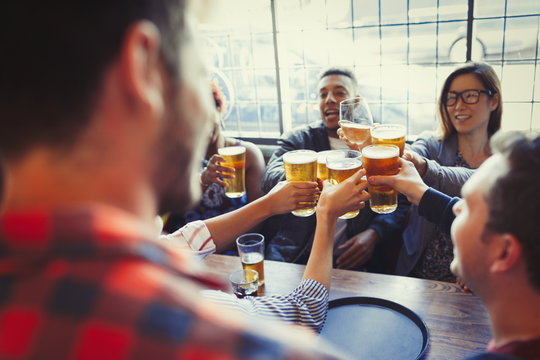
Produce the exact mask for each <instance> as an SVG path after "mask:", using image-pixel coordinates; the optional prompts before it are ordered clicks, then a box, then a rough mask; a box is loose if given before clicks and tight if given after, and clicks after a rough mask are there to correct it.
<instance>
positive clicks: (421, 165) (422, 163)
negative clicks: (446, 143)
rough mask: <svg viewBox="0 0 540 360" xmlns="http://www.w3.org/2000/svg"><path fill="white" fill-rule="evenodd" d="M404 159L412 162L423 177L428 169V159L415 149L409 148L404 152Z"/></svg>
mask: <svg viewBox="0 0 540 360" xmlns="http://www.w3.org/2000/svg"><path fill="white" fill-rule="evenodd" d="M403 159H405V160H407V161H410V162H412V163H413V164H414V167H415V168H416V171H418V173H419V174H420V176H421V177H424V175H425V174H426V170H427V161H426V159H425V158H424V157H423V156H421V155H420V154H418V153H417V152H415V151H412V150H408V149H407V150H405V153H404V154H403Z"/></svg>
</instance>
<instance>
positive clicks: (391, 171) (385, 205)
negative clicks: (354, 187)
mask: <svg viewBox="0 0 540 360" xmlns="http://www.w3.org/2000/svg"><path fill="white" fill-rule="evenodd" d="M362 157H363V159H364V168H365V169H366V176H368V177H369V176H373V175H395V174H397V173H398V172H399V163H398V157H399V148H398V147H397V146H396V145H390V144H379V145H370V146H366V147H365V148H363V149H362ZM368 192H369V195H370V196H371V199H370V200H369V206H370V207H371V210H373V211H374V212H376V213H379V214H389V213H391V212H393V211H394V210H396V208H397V191H396V190H394V189H393V188H391V187H390V186H386V185H368Z"/></svg>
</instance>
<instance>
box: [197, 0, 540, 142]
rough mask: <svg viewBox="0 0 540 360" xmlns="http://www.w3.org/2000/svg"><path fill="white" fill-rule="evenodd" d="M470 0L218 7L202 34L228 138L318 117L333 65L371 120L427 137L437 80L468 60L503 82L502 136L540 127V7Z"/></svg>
mask: <svg viewBox="0 0 540 360" xmlns="http://www.w3.org/2000/svg"><path fill="white" fill-rule="evenodd" d="M471 3H473V4H474V7H473V9H471V10H472V12H471V13H469V1H468V0H408V1H407V0H376V1H373V0H331V1H330V0H297V1H288V0H227V1H222V2H221V6H225V4H226V6H227V7H228V9H227V11H226V12H225V11H223V14H225V13H226V14H227V15H223V16H218V17H217V18H218V19H219V21H216V22H212V23H208V24H202V25H201V30H202V34H203V37H204V39H205V43H206V45H207V51H208V56H207V57H208V59H209V63H210V65H211V66H212V67H213V68H215V69H216V71H214V72H213V76H214V78H215V79H216V80H218V81H219V83H220V85H221V87H222V88H225V89H224V90H225V93H226V96H227V97H228V101H229V103H230V104H231V105H232V106H231V108H230V114H229V115H228V116H227V118H226V119H225V121H224V122H225V133H226V134H227V135H230V136H236V137H243V138H251V139H261V140H262V139H275V138H277V137H279V135H280V134H281V133H282V132H283V131H286V130H289V129H291V128H293V127H295V126H298V125H301V124H305V123H308V122H311V121H315V120H318V119H320V115H319V111H318V106H317V89H316V85H317V82H318V79H317V75H318V73H319V72H320V71H321V70H322V69H324V68H325V67H327V66H330V65H338V66H346V67H349V68H351V69H353V71H354V72H355V74H356V75H357V77H358V80H359V82H360V93H361V95H363V96H364V97H366V98H367V100H368V102H369V105H370V107H371V110H372V113H373V118H374V121H375V122H382V123H400V124H404V125H406V126H407V129H408V133H409V134H411V135H415V134H419V133H420V132H422V131H424V130H432V129H434V128H435V127H436V124H437V120H436V102H437V98H438V95H439V91H440V88H441V86H442V83H443V82H444V80H445V78H446V76H447V75H448V74H449V73H450V72H451V71H452V70H453V69H454V68H455V67H456V66H458V65H459V64H461V63H464V62H465V61H466V59H467V56H468V53H470V55H469V56H470V59H472V60H481V61H485V62H488V63H489V64H491V65H492V66H493V67H494V68H495V70H496V72H497V74H498V75H499V78H500V79H501V82H502V88H503V89H502V91H503V94H502V95H503V99H504V105H503V106H504V113H503V129H530V128H540V89H539V88H535V84H540V71H539V70H540V69H538V63H539V55H538V53H539V49H540V46H539V40H538V33H539V23H540V2H539V1H537V0H476V1H474V2H472V1H471ZM434 4H435V5H434ZM218 11H219V9H218ZM229 14H230V15H229ZM469 25H470V26H469ZM468 29H470V38H471V44H470V49H469V48H468V42H467V36H468V35H469V34H468ZM536 80H539V81H536Z"/></svg>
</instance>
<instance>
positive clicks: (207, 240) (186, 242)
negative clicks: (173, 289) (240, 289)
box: [162, 221, 328, 332]
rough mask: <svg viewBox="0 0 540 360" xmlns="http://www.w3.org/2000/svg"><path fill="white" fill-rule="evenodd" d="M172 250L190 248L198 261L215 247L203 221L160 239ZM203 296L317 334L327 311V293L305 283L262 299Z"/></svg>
mask: <svg viewBox="0 0 540 360" xmlns="http://www.w3.org/2000/svg"><path fill="white" fill-rule="evenodd" d="M162 238H163V239H164V240H167V241H168V242H169V244H170V245H171V246H173V247H182V248H186V249H187V248H189V249H191V251H193V252H194V253H195V255H196V256H197V257H199V258H200V259H203V258H205V257H206V256H208V255H210V254H212V253H214V252H215V251H216V246H215V244H214V242H213V240H212V236H211V234H210V231H208V228H207V227H206V225H205V224H204V222H202V221H194V222H191V223H189V224H187V225H185V226H184V227H182V228H181V229H179V230H177V231H175V232H174V233H173V234H170V235H163V236H162ZM203 294H204V295H205V296H206V297H207V298H209V299H210V300H213V301H215V302H218V303H220V304H223V305H225V306H227V307H229V308H234V309H238V310H241V311H243V312H245V313H248V314H251V315H254V316H258V317H261V318H265V319H274V320H281V321H286V322H290V323H295V324H298V325H303V326H306V327H309V328H311V329H313V330H314V331H316V332H320V331H321V330H322V328H323V325H324V322H325V320H326V314H327V310H328V291H327V290H326V288H325V287H324V286H323V285H322V284H321V283H319V282H317V281H315V280H311V279H304V280H302V282H301V283H300V285H298V287H296V289H294V290H293V291H292V292H291V293H290V294H288V295H284V296H282V295H272V296H261V297H245V298H243V299H238V298H237V297H236V296H234V295H231V294H228V293H225V292H222V291H214V290H204V291H203Z"/></svg>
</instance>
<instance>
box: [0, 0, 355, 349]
mask: <svg viewBox="0 0 540 360" xmlns="http://www.w3.org/2000/svg"><path fill="white" fill-rule="evenodd" d="M0 42H1V43H2V44H3V55H2V57H1V59H2V60H1V61H2V64H1V65H2V66H0V118H1V123H0V127H1V128H0V154H2V155H1V156H2V160H3V164H4V165H5V167H4V169H5V184H4V185H5V188H4V194H3V195H4V196H3V209H2V216H1V218H0V359H28V358H44V359H128V358H129V359H132V358H133V359H134V358H140V359H154V358H175V359H235V358H246V359H249V358H253V359H259V358H265V359H303V358H335V357H339V355H336V354H335V353H334V351H333V350H331V349H329V348H328V347H327V346H325V345H324V344H320V343H319V340H318V339H317V338H316V337H315V336H314V335H313V334H312V333H311V332H307V331H305V330H303V329H299V328H295V327H292V326H289V325H286V324H283V323H278V322H269V321H268V320H262V319H258V318H254V317H251V316H248V315H246V314H244V313H241V312H235V311H233V310H227V309H225V308H222V307H220V306H219V305H217V304H215V303H213V302H210V301H209V300H206V299H205V298H203V297H202V296H201V295H200V290H201V289H204V288H220V287H221V286H222V284H221V283H220V282H219V281H216V280H215V279H213V278H211V277H208V276H206V275H205V274H204V272H202V271H201V270H200V269H199V268H198V266H197V263H196V262H194V261H192V259H191V257H189V256H188V255H189V253H187V252H182V251H175V250H173V249H169V248H167V247H165V246H164V245H163V243H162V242H160V241H159V240H158V239H157V237H156V230H155V225H154V216H155V214H156V213H157V210H158V206H161V210H164V211H166V210H170V209H173V208H174V209H184V208H186V207H188V206H191V205H192V204H193V203H194V201H195V200H196V199H197V198H198V196H200V186H199V182H198V178H197V170H198V168H199V166H200V160H201V159H202V154H203V151H204V148H205V146H206V144H207V141H206V136H208V135H209V132H210V124H211V121H210V110H211V109H212V105H211V97H210V92H209V91H208V86H207V81H206V79H205V77H204V75H205V72H204V68H203V67H202V65H201V60H200V56H199V55H198V53H197V50H196V47H195V42H194V41H193V39H192V34H191V33H190V31H189V26H188V25H186V17H185V9H184V4H183V2H182V1H179V0H125V1H122V0H95V1H72V0H54V1H53V0H49V1H47V0H7V1H3V2H1V4H0ZM172 163H176V164H178V166H177V167H174V168H171V167H170V166H168V165H167V164H172ZM359 174H361V173H359ZM358 186H359V185H358V184H352V185H351V187H355V188H358ZM336 188H338V187H336ZM356 190H358V189H356ZM324 198H325V196H324V193H323V195H322V196H321V200H320V202H319V209H320V211H319V210H318V215H317V216H323V215H324V214H329V218H335V217H337V216H336V215H337V214H334V213H332V212H331V211H329V210H328V208H326V207H325V201H324ZM357 205H358V204H357ZM319 212H320V214H322V215H319ZM321 223H326V221H322V222H321ZM332 226H335V219H334V220H330V221H328V225H327V226H326V228H324V227H321V229H319V230H320V231H323V233H324V234H323V235H326V236H328V234H330V233H332V232H333V229H332ZM321 245H327V244H324V243H321ZM186 254H188V255H186ZM321 254H323V255H322V256H321V257H320V258H318V259H315V261H314V263H313V265H312V269H311V270H310V271H311V272H312V273H317V271H319V272H320V271H321V270H317V268H318V267H317V263H318V262H319V263H320V262H325V264H326V263H328V264H327V265H329V266H330V265H331V256H330V258H328V256H327V255H324V254H325V252H324V251H323V252H321ZM320 275H321V276H324V275H325V276H328V277H329V274H328V272H327V273H326V274H320Z"/></svg>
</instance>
